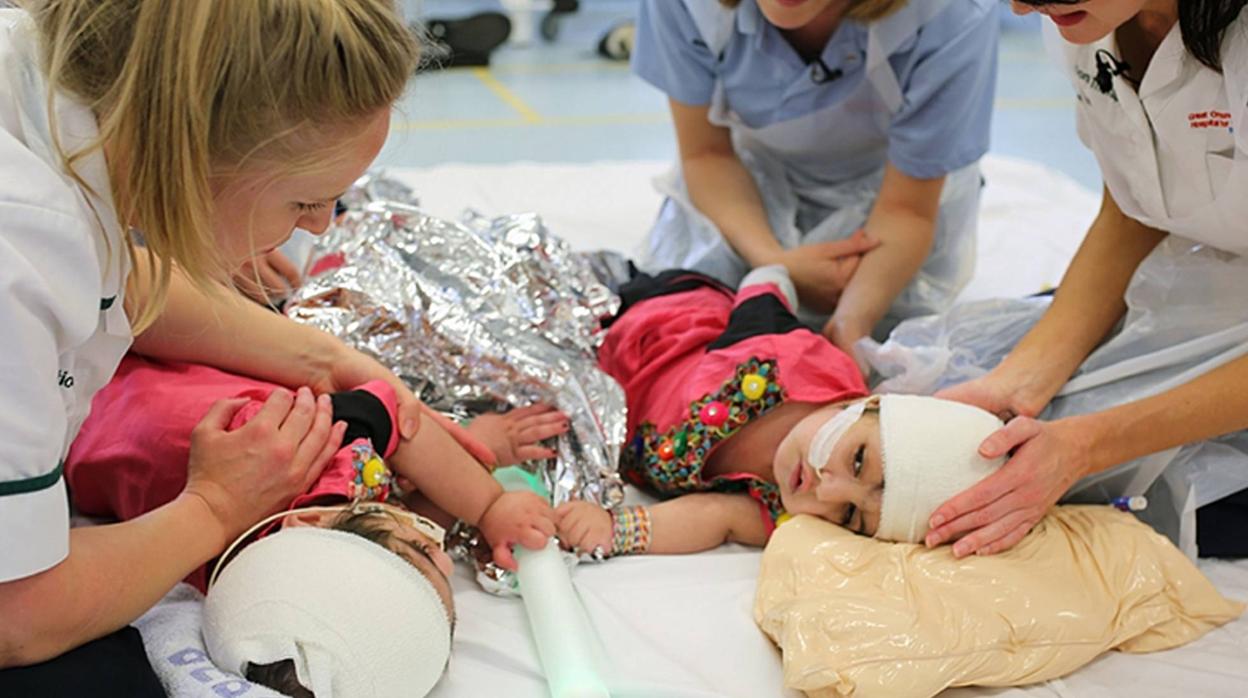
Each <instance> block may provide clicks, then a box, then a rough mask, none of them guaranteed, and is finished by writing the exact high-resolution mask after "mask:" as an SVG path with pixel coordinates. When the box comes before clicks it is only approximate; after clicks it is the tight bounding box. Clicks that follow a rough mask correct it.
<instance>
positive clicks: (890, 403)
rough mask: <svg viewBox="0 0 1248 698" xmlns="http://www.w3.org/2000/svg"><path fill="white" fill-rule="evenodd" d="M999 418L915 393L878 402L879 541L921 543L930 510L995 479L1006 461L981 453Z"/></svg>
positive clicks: (888, 396) (955, 403) (930, 514)
mask: <svg viewBox="0 0 1248 698" xmlns="http://www.w3.org/2000/svg"><path fill="white" fill-rule="evenodd" d="M1001 426H1002V424H1001V420H1000V419H997V417H996V416H994V415H992V414H991V413H989V412H986V411H984V410H981V409H980V408H978V407H972V406H971V405H965V404H962V403H960V402H953V401H950V400H941V399H938V398H934V397H920V396H916V395H885V396H884V397H883V398H881V399H880V443H881V446H882V449H883V459H884V500H883V503H882V505H881V511H880V527H879V529H878V530H877V531H876V533H875V537H876V538H879V539H881V540H892V541H901V542H905V543H918V542H919V541H921V540H923V538H924V537H925V536H926V535H927V528H928V527H927V522H928V519H930V518H931V516H932V512H934V511H936V509H937V507H939V506H940V505H941V504H944V503H945V502H946V501H948V500H949V499H950V498H951V497H953V496H954V495H956V494H959V493H960V492H962V491H963V490H966V489H967V488H969V487H971V486H972V485H974V484H975V483H977V482H979V481H980V480H982V479H984V478H985V477H987V476H989V475H991V474H992V473H993V472H994V471H996V469H997V468H999V467H1001V465H1002V464H1003V463H1005V458H997V459H993V460H989V459H987V458H984V457H983V456H981V455H979V446H980V444H982V443H983V441H984V439H986V438H988V437H989V436H990V435H991V434H992V433H993V432H995V431H997V430H998V429H1000V428H1001Z"/></svg>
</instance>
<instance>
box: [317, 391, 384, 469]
mask: <svg viewBox="0 0 1248 698" xmlns="http://www.w3.org/2000/svg"><path fill="white" fill-rule="evenodd" d="M329 399H330V400H332V401H333V404H334V421H343V422H346V423H347V433H346V434H344V435H343V437H342V445H343V446H346V445H347V444H349V443H351V442H352V441H355V440H356V439H360V438H364V439H368V440H370V441H372V442H373V448H374V449H376V450H377V452H378V453H382V452H384V451H385V450H386V447H387V446H389V445H390V435H391V434H392V433H393V432H394V423H393V420H392V419H391V418H390V412H389V411H388V410H387V409H386V405H385V403H383V402H382V401H381V398H379V397H377V396H376V395H373V394H372V393H370V392H368V391H367V390H352V391H350V392H346V393H333V394H332V395H330V396H329Z"/></svg>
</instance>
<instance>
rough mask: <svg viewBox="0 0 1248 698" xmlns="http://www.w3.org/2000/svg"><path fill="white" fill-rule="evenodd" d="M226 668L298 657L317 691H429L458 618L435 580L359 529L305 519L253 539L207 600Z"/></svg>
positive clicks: (210, 644)
mask: <svg viewBox="0 0 1248 698" xmlns="http://www.w3.org/2000/svg"><path fill="white" fill-rule="evenodd" d="M203 632H204V642H205V644H206V645H207V648H208V654H209V656H211V657H212V659H213V661H215V662H216V663H217V665H218V666H220V667H221V668H223V669H226V670H228V671H232V672H235V673H238V674H243V673H244V672H245V671H246V670H247V666H248V664H272V663H275V662H280V661H283V660H288V659H289V660H292V661H293V662H294V664H295V672H296V674H297V676H298V679H299V682H300V683H301V684H303V685H304V686H306V687H307V688H309V689H311V691H312V692H313V693H315V694H316V695H318V696H335V697H336V698H355V697H358V698H388V697H389V696H398V695H410V696H423V695H425V694H426V693H428V692H429V691H430V690H432V688H433V686H434V685H435V684H436V683H437V682H438V680H439V679H440V678H441V676H442V673H443V671H444V670H445V667H446V664H447V661H448V659H449V658H450V652H451V621H450V618H449V616H448V613H447V609H446V607H445V606H444V605H443V603H442V599H441V597H440V596H439V595H438V592H437V590H436V589H435V588H434V586H433V584H432V583H431V582H430V581H429V580H428V579H427V578H426V577H425V576H424V575H423V574H421V572H420V571H419V570H417V569H416V568H415V567H413V566H412V565H411V564H409V563H408V562H407V561H406V560H404V559H403V558H401V557H400V556H399V555H397V554H396V553H394V552H392V551H390V550H388V549H387V548H385V547H382V546H381V545H378V544H376V543H373V542H371V541H368V540H366V539H364V538H361V537H359V536H356V535H353V534H350V533H346V532H343V531H335V530H331V529H324V528H318V527H314V526H306V527H299V528H288V529H285V530H282V531H279V532H277V533H274V534H272V535H270V536H268V537H266V538H263V539H261V540H259V541H256V542H255V543H252V544H251V545H249V546H247V548H245V549H244V550H243V551H242V552H241V553H239V554H238V556H237V557H236V558H235V559H234V560H232V561H230V563H229V564H228V565H226V566H225V568H224V569H223V570H221V573H220V576H219V578H218V579H217V580H216V583H215V584H214V585H213V586H212V587H211V588H210V589H209V591H208V598H207V600H206V601H205V603H204V628H203Z"/></svg>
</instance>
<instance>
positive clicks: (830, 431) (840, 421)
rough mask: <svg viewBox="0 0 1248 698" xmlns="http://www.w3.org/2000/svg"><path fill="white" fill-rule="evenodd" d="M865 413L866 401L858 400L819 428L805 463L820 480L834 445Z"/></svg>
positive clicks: (812, 440) (811, 441)
mask: <svg viewBox="0 0 1248 698" xmlns="http://www.w3.org/2000/svg"><path fill="white" fill-rule="evenodd" d="M866 411H867V400H866V399H864V400H859V401H858V402H855V403H854V404H852V405H850V406H849V407H846V408H845V409H843V410H841V411H840V412H837V413H836V416H834V417H832V418H831V419H829V420H828V421H827V422H825V423H824V425H823V426H821V427H819V431H817V432H815V438H813V439H811V440H810V452H809V453H807V454H806V462H807V463H809V464H810V467H811V468H813V469H814V471H815V474H816V475H818V476H819V477H820V478H822V477H823V468H824V466H826V465H827V464H828V459H829V458H831V457H832V449H833V448H836V444H837V443H839V442H840V440H841V438H842V437H844V436H845V434H846V433H847V432H848V431H849V428H850V427H852V426H854V424H856V423H857V422H858V420H859V419H860V418H861V417H862V415H863V413H864V412H866Z"/></svg>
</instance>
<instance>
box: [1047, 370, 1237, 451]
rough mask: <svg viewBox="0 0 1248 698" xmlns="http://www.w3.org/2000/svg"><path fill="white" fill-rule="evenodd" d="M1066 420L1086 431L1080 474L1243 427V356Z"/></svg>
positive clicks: (1228, 432)
mask: <svg viewBox="0 0 1248 698" xmlns="http://www.w3.org/2000/svg"><path fill="white" fill-rule="evenodd" d="M1067 419H1068V420H1069V421H1070V422H1073V423H1074V424H1075V425H1077V426H1079V427H1080V428H1082V429H1084V430H1085V431H1086V433H1087V434H1089V436H1090V448H1089V449H1088V453H1089V457H1090V462H1089V470H1088V472H1087V473H1084V474H1091V473H1096V472H1100V471H1102V470H1107V469H1109V468H1112V467H1114V466H1116V465H1119V464H1121V463H1125V462H1127V461H1130V460H1133V459H1135V458H1139V457H1141V456H1146V455H1148V454H1151V453H1157V452H1160V451H1164V450H1166V449H1169V448H1174V447H1176V446H1182V445H1184V444H1189V443H1194V442H1197V441H1203V440H1205V439H1211V438H1214V437H1217V436H1222V435H1224V434H1230V433H1232V432H1236V431H1240V430H1243V429H1248V357H1243V358H1240V359H1237V360H1235V361H1232V362H1231V363H1228V364H1226V365H1225V366H1222V367H1220V368H1218V369H1215V370H1213V371H1210V372H1209V373H1207V374H1205V375H1203V376H1201V377H1199V378H1197V379H1195V380H1193V381H1191V382H1190V383H1186V384H1184V385H1181V386H1179V387H1177V388H1174V389H1173V390H1169V391H1166V392H1164V393H1161V394H1160V395H1156V396H1153V397H1150V398H1146V399H1144V400H1137V401H1135V402H1131V403H1127V404H1125V405H1121V406H1119V407H1115V408H1113V409H1109V410H1105V411H1103V412H1097V413H1093V414H1090V415H1083V416H1079V417H1069V418H1067Z"/></svg>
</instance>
